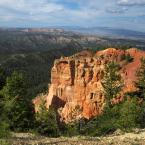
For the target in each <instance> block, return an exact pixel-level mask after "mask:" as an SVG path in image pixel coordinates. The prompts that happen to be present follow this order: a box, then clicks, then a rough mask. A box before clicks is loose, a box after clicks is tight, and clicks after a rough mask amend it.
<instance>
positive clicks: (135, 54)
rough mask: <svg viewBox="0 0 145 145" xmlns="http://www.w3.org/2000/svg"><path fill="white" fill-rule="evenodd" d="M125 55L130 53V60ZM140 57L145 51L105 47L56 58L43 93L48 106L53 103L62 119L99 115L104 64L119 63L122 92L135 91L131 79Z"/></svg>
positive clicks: (102, 99) (121, 96)
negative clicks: (46, 92) (45, 90)
mask: <svg viewBox="0 0 145 145" xmlns="http://www.w3.org/2000/svg"><path fill="white" fill-rule="evenodd" d="M124 56H130V59H126V57H124ZM142 57H145V52H144V51H140V50H138V49H136V48H131V49H128V50H119V49H115V48H108V49H106V50H103V51H97V52H96V53H94V54H93V53H92V52H90V51H82V52H80V53H78V54H76V55H73V56H71V57H63V58H60V59H58V60H55V62H54V66H53V68H52V70H51V84H50V85H49V91H48V95H45V96H43V97H44V98H45V99H46V103H47V107H48V108H49V106H50V105H52V106H54V107H55V108H56V109H57V110H58V113H59V116H60V121H64V122H70V121H73V120H76V119H79V118H82V117H83V118H86V119H90V118H92V117H94V116H96V115H99V114H101V113H102V111H103V106H104V102H105V97H104V95H103V87H102V84H101V80H102V79H103V76H104V67H105V64H107V63H109V62H111V61H115V62H117V63H118V64H120V67H121V70H120V74H121V76H122V79H123V80H124V88H123V90H122V94H123V93H125V92H133V91H135V90H136V88H135V86H134V81H135V80H136V71H137V69H138V68H139V67H140V59H141V58H142ZM39 100H40V97H37V98H36V99H35V100H34V103H35V106H38V104H39ZM122 100H123V95H120V96H118V97H117V98H116V100H115V101H116V102H120V101H122ZM36 109H37V107H36Z"/></svg>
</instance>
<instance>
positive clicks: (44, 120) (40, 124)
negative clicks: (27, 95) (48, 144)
mask: <svg viewBox="0 0 145 145" xmlns="http://www.w3.org/2000/svg"><path fill="white" fill-rule="evenodd" d="M36 128H37V131H38V133H40V134H42V135H47V136H50V137H57V136H59V128H58V123H57V116H56V112H55V110H54V108H52V107H49V109H47V108H46V102H45V101H44V100H42V103H41V104H40V106H39V111H38V112H37V114H36Z"/></svg>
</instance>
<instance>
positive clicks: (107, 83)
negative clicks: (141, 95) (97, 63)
mask: <svg viewBox="0 0 145 145" xmlns="http://www.w3.org/2000/svg"><path fill="white" fill-rule="evenodd" d="M119 70H120V66H119V65H118V64H117V63H115V62H110V63H108V64H107V65H106V66H105V70H104V78H103V80H102V85H103V88H104V95H105V97H106V105H107V106H108V107H110V106H111V99H113V98H115V97H116V96H117V95H118V94H119V93H120V91H121V89H122V87H123V81H122V79H121V75H120V74H119Z"/></svg>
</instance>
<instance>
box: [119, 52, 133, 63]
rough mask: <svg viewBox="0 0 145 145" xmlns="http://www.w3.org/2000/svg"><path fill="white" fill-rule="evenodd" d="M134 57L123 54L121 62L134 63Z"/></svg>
mask: <svg viewBox="0 0 145 145" xmlns="http://www.w3.org/2000/svg"><path fill="white" fill-rule="evenodd" d="M133 59H134V58H133V57H132V56H131V55H130V54H129V53H128V54H123V55H122V56H121V60H125V61H127V62H128V63H130V62H133Z"/></svg>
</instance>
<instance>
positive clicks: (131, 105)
mask: <svg viewBox="0 0 145 145" xmlns="http://www.w3.org/2000/svg"><path fill="white" fill-rule="evenodd" d="M142 109H143V108H141V106H140V105H139V103H138V100H137V99H136V98H132V99H127V100H126V101H125V102H124V103H123V104H122V107H121V109H120V117H119V120H118V126H119V128H121V129H122V130H131V129H132V128H137V127H140V124H139V117H140V115H141V111H142Z"/></svg>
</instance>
